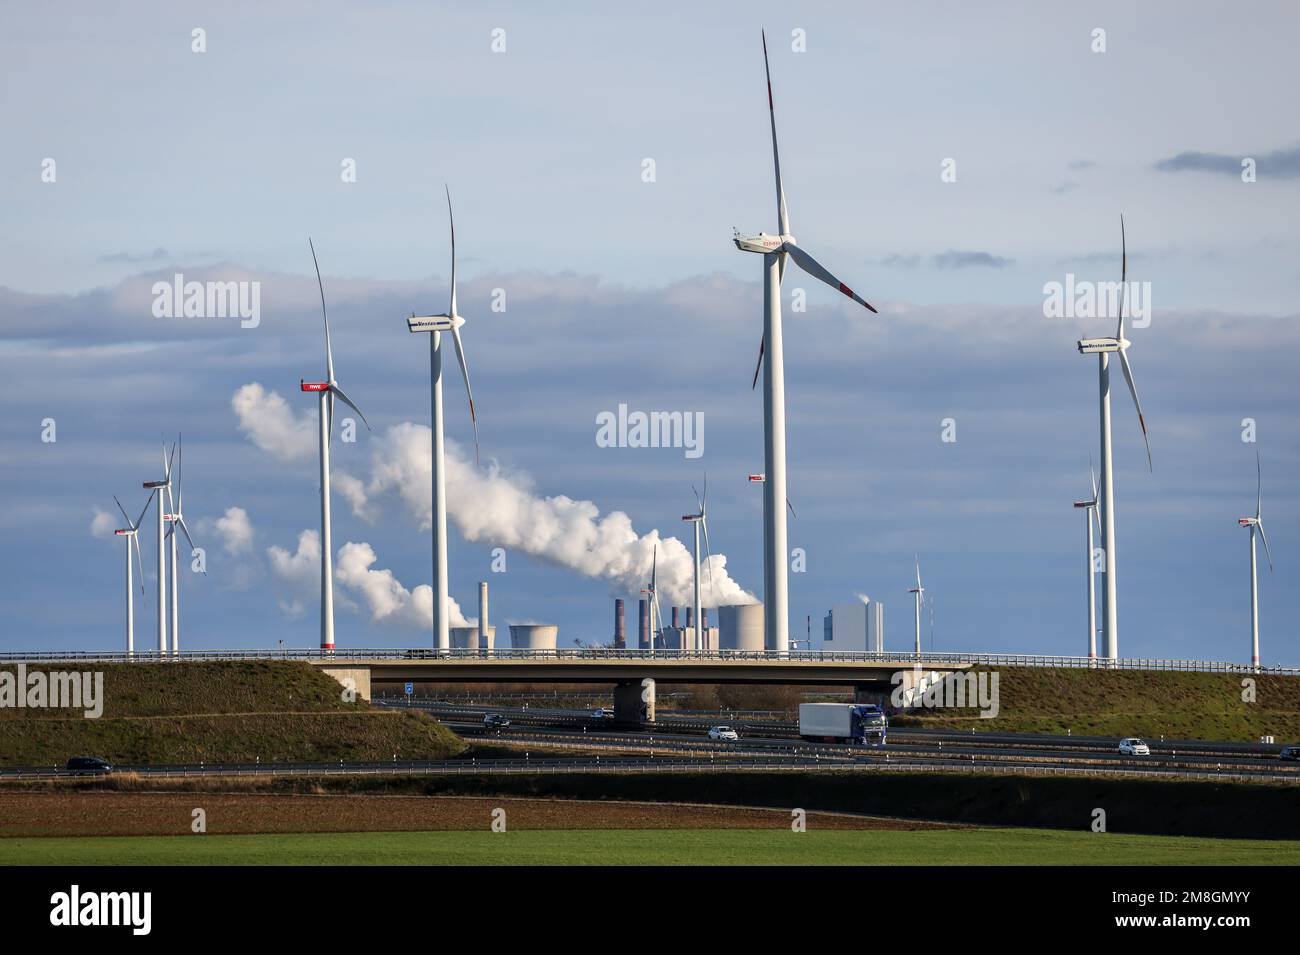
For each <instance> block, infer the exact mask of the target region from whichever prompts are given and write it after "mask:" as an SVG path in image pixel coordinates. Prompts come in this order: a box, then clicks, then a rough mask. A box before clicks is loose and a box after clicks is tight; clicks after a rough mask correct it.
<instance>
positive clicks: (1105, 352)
mask: <svg viewBox="0 0 1300 955" xmlns="http://www.w3.org/2000/svg"><path fill="white" fill-rule="evenodd" d="M1119 236H1120V303H1119V325H1118V327H1117V328H1116V330H1115V337H1114V338H1084V339H1080V341H1079V353H1080V354H1082V355H1096V356H1097V371H1098V390H1099V392H1100V397H1101V546H1102V552H1103V553H1104V554H1105V560H1106V570H1105V574H1104V578H1103V584H1104V589H1103V591H1102V602H1101V610H1102V653H1103V654H1104V656H1105V657H1106V659H1108V660H1114V659H1116V658H1117V657H1118V656H1119V633H1118V627H1117V623H1118V614H1117V610H1116V605H1115V589H1116V588H1115V584H1116V581H1115V471H1114V466H1113V460H1112V456H1111V436H1110V356H1111V354H1112V353H1114V354H1118V355H1119V361H1120V366H1121V367H1122V368H1123V371H1124V380H1125V381H1127V382H1128V390H1129V393H1130V394H1132V396H1133V404H1134V406H1135V407H1136V408H1137V414H1138V424H1139V425H1141V426H1142V440H1143V442H1145V443H1146V448H1147V467H1148V469H1150V468H1151V467H1152V464H1151V442H1150V441H1149V440H1148V438H1147V423H1146V418H1145V417H1144V416H1143V414H1142V402H1140V401H1138V393H1137V385H1136V384H1134V382H1133V369H1132V368H1131V367H1130V366H1129V363H1128V354H1127V352H1128V347H1129V345H1131V344H1132V342H1130V341H1129V340H1128V339H1127V338H1125V337H1124V306H1125V304H1126V303H1127V300H1128V246H1127V243H1126V240H1125V238H1124V217H1123V216H1120V219H1119Z"/></svg>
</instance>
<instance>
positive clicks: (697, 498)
mask: <svg viewBox="0 0 1300 955" xmlns="http://www.w3.org/2000/svg"><path fill="white" fill-rule="evenodd" d="M691 493H692V494H694V495H695V508H696V510H698V511H699V512H700V513H701V514H703V513H704V505H703V504H702V503H700V492H699V491H697V490H695V485H694V484H692V485H691Z"/></svg>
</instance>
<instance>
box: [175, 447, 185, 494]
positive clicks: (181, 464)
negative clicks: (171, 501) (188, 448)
mask: <svg viewBox="0 0 1300 955" xmlns="http://www.w3.org/2000/svg"><path fill="white" fill-rule="evenodd" d="M182 440H183V439H182V437H181V435H179V434H177V435H176V448H177V451H176V513H177V514H183V513H185V445H184V444H182V443H181V441H182Z"/></svg>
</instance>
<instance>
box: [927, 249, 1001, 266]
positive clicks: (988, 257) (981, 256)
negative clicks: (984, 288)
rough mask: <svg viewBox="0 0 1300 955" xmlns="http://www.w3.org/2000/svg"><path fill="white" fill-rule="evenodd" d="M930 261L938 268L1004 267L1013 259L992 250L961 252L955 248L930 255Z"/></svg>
mask: <svg viewBox="0 0 1300 955" xmlns="http://www.w3.org/2000/svg"><path fill="white" fill-rule="evenodd" d="M930 261H931V262H932V263H933V264H934V267H935V268H938V269H966V268H990V269H1004V268H1006V267H1007V266H1008V265H1011V264H1012V260H1011V259H1004V258H1002V256H1000V255H993V254H992V253H991V252H959V251H957V250H955V249H949V250H948V251H947V252H940V253H939V254H938V255H933V256H931V257H930Z"/></svg>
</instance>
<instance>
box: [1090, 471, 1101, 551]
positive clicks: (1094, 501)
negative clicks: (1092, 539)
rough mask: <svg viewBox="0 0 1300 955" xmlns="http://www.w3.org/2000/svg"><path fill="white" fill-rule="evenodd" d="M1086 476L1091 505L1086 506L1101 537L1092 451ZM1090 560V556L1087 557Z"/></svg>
mask: <svg viewBox="0 0 1300 955" xmlns="http://www.w3.org/2000/svg"><path fill="white" fill-rule="evenodd" d="M1088 477H1090V478H1092V507H1090V508H1088V510H1089V511H1091V512H1092V522H1093V523H1094V524H1096V525H1097V536H1098V537H1101V515H1100V514H1098V513H1097V508H1098V506H1099V502H1100V501H1101V492H1100V491H1099V490H1097V472H1096V471H1094V470H1093V469H1092V452H1091V451H1090V452H1088ZM1088 559H1089V560H1091V559H1092V558H1088Z"/></svg>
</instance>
